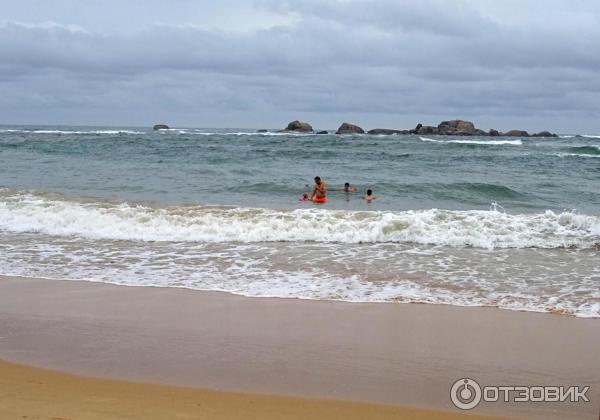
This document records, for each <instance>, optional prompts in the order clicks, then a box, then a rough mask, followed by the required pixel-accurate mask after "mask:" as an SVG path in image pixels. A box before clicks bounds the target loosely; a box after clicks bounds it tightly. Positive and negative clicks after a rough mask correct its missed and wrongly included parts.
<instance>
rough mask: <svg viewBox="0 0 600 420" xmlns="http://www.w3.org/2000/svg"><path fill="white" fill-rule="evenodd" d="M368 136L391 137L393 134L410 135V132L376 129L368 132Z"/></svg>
mask: <svg viewBox="0 0 600 420" xmlns="http://www.w3.org/2000/svg"><path fill="white" fill-rule="evenodd" d="M367 134H376V135H385V136H390V135H392V134H409V132H408V131H406V130H390V129H389V128H374V129H372V130H369V131H367Z"/></svg>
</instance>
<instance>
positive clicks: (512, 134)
mask: <svg viewBox="0 0 600 420" xmlns="http://www.w3.org/2000/svg"><path fill="white" fill-rule="evenodd" d="M502 135H503V136H506V137H529V133H528V132H527V131H524V130H510V131H507V132H506V133H502Z"/></svg>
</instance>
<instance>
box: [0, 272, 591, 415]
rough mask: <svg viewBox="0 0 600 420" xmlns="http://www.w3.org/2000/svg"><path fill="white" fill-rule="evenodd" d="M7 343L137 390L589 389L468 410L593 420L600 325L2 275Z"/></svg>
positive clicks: (410, 396)
mask: <svg viewBox="0 0 600 420" xmlns="http://www.w3.org/2000/svg"><path fill="white" fill-rule="evenodd" d="M0 337H1V338H0V359H3V360H6V361H9V362H16V363H22V364H27V365H31V366H37V367H43V368H50V369H53V370H59V371H64V372H67V373H74V374H80V375H86V376H93V377H99V378H111V379H115V380H126V381H133V382H144V383H156V384H165V385H173V386H188V387H193V388H203V389H219V390H226V391H228V392H244V393H250V394H267V395H269V394H271V395H286V396H290V397H301V398H316V399H319V400H321V399H326V400H340V401H352V402H364V403H374V404H387V405H393V406H402V407H405V406H409V407H423V408H425V409H429V410H441V411H446V412H451V413H458V414H460V413H461V412H460V410H458V409H456V408H454V407H453V406H452V403H451V402H450V399H449V389H450V386H451V384H452V383H453V382H454V381H455V380H457V379H460V378H463V377H472V378H474V379H476V380H478V381H480V383H482V384H489V385H492V384H494V385H495V384H498V385H507V384H519V385H523V384H531V385H561V384H562V385H580V384H581V385H590V386H591V389H590V392H589V394H588V395H589V396H590V397H591V398H590V399H591V402H590V403H583V404H564V403H562V404H558V403H545V404H540V403H527V404H523V405H519V404H515V403H512V404H506V403H486V404H485V405H483V404H481V405H480V406H479V407H477V408H476V409H475V410H472V412H469V413H472V414H478V415H502V416H503V417H506V416H512V417H521V418H561V417H564V416H565V415H566V413H569V415H570V416H571V418H576V417H580V418H596V416H597V407H598V401H600V393H599V391H600V372H598V369H597V367H596V366H597V356H596V352H595V349H597V348H600V323H598V322H597V320H594V319H585V318H576V317H572V316H563V315H554V314H546V313H533V312H517V311H507V310H502V309H497V308H488V307H456V306H449V305H448V306H447V305H426V304H423V305H414V304H413V305H407V304H400V303H388V304H386V305H381V304H380V303H348V302H336V301H318V300H299V299H281V298H251V297H243V296H239V295H233V294H229V293H226V292H206V291H197V290H190V289H179V288H161V287H148V288H144V287H132V286H119V285H112V284H107V283H95V282H85V281H73V280H40V279H28V278H14V277H12V278H11V277H0ZM592 415H593V416H594V417H591V416H592Z"/></svg>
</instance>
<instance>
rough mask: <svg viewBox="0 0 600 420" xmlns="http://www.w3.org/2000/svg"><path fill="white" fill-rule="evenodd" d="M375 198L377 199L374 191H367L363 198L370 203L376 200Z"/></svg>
mask: <svg viewBox="0 0 600 420" xmlns="http://www.w3.org/2000/svg"><path fill="white" fill-rule="evenodd" d="M375 198H376V197H375V196H374V195H373V190H367V193H366V194H365V196H364V197H363V199H364V200H367V201H369V202H371V201H373V200H375Z"/></svg>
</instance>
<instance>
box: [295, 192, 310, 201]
mask: <svg viewBox="0 0 600 420" xmlns="http://www.w3.org/2000/svg"><path fill="white" fill-rule="evenodd" d="M298 201H310V197H309V196H308V193H304V194H302V197H300V198H299V199H298Z"/></svg>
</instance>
